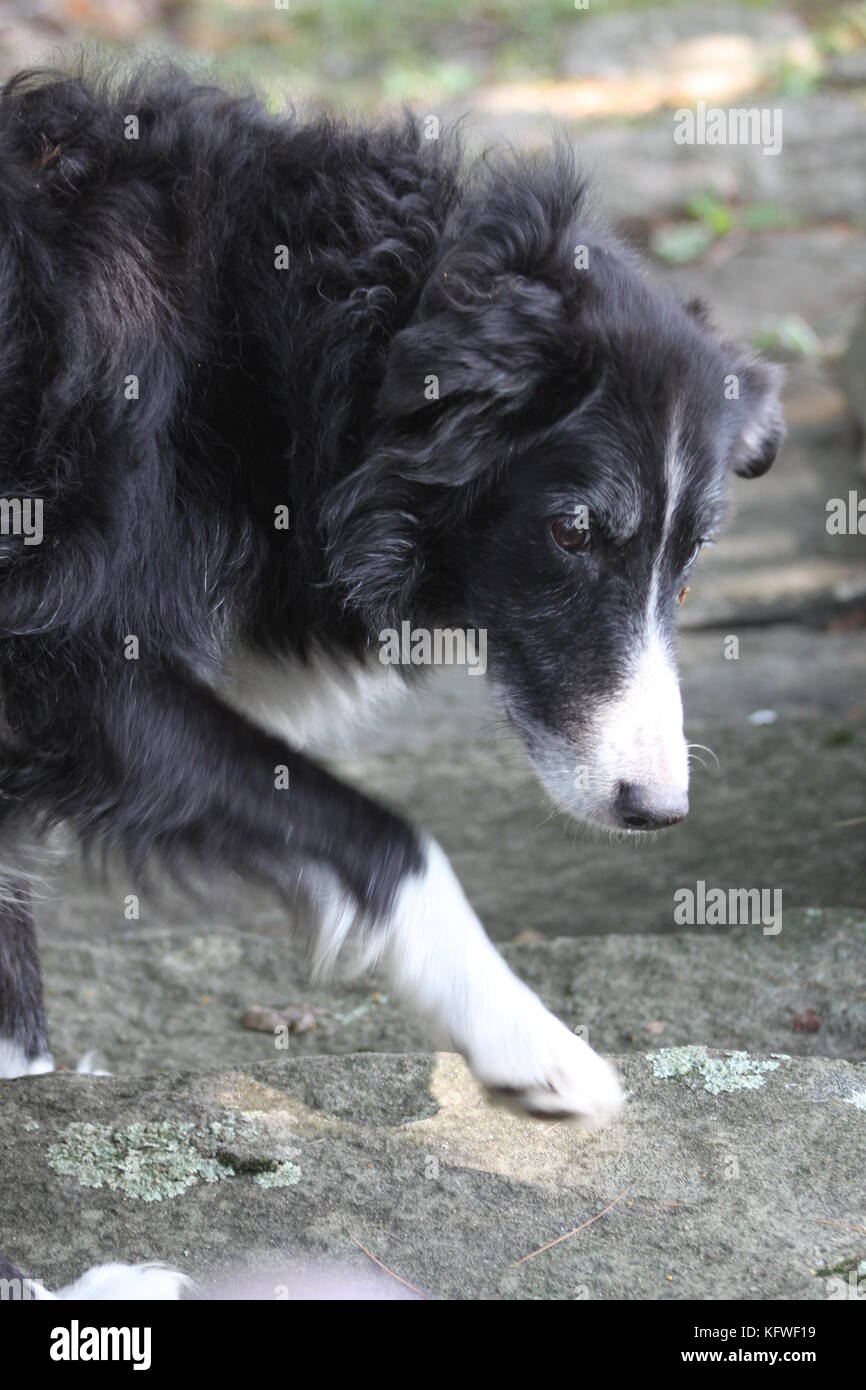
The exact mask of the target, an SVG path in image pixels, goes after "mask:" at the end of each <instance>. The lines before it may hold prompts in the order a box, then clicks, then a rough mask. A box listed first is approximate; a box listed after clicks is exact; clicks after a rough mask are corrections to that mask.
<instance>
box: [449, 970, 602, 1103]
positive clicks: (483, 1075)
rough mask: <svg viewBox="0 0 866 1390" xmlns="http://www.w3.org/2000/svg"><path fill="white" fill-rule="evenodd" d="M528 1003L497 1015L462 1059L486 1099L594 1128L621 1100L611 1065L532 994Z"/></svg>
mask: <svg viewBox="0 0 866 1390" xmlns="http://www.w3.org/2000/svg"><path fill="white" fill-rule="evenodd" d="M530 1000H531V1007H528V1008H526V1007H524V1008H522V1009H518V1010H515V1012H514V1014H513V1015H512V1016H511V1017H507V1016H502V1015H500V1016H499V1017H498V1018H497V1020H496V1025H495V1026H494V1027H493V1028H491V1029H490V1030H489V1031H487V1032H486V1033H484V1034H482V1036H481V1037H480V1039H478V1041H476V1042H475V1044H474V1045H470V1049H469V1051H468V1053H467V1059H468V1061H469V1065H470V1066H471V1068H472V1070H473V1072H474V1073H475V1075H476V1076H477V1078H478V1080H479V1081H480V1082H481V1084H482V1085H483V1086H484V1087H485V1089H486V1091H487V1093H488V1095H489V1096H490V1099H491V1100H493V1101H494V1102H495V1103H497V1104H499V1105H505V1106H507V1107H508V1108H509V1109H512V1110H516V1111H517V1112H518V1113H521V1114H528V1115H533V1116H536V1117H538V1118H541V1119H551V1120H553V1119H556V1120H573V1121H576V1122H578V1123H580V1124H582V1125H585V1126H586V1127H593V1128H594V1127H595V1126H597V1125H602V1124H604V1123H605V1122H606V1121H607V1120H609V1119H611V1118H612V1117H613V1116H614V1115H615V1114H616V1113H617V1111H618V1110H619V1109H620V1108H621V1106H622V1104H623V1100H624V1095H623V1089H622V1086H621V1085H620V1081H619V1077H618V1076H617V1074H616V1072H615V1071H614V1069H613V1067H612V1066H610V1064H609V1063H608V1062H606V1061H605V1060H604V1058H603V1057H599V1055H598V1053H597V1052H593V1050H592V1048H591V1047H588V1046H587V1044H586V1043H585V1042H583V1040H582V1039H581V1038H578V1037H575V1035H574V1033H570V1032H569V1030H568V1029H567V1028H566V1027H565V1025H564V1024H563V1023H560V1022H559V1020H558V1019H557V1018H554V1016H553V1014H551V1013H549V1012H548V1011H547V1009H545V1008H544V1006H543V1005H542V1004H540V1003H539V1001H538V1000H537V999H535V997H534V996H530Z"/></svg>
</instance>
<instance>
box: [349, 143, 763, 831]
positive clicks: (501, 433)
mask: <svg viewBox="0 0 866 1390" xmlns="http://www.w3.org/2000/svg"><path fill="white" fill-rule="evenodd" d="M581 203H582V195H581V190H580V187H579V183H578V182H577V180H576V179H575V177H574V173H573V170H572V169H571V167H570V164H569V161H568V160H567V159H564V158H560V159H559V160H554V161H553V163H552V164H551V165H550V166H548V167H547V168H545V169H540V168H534V167H532V166H526V165H514V166H512V167H511V168H510V170H509V171H502V170H500V171H498V172H497V173H494V174H493V175H491V176H490V178H489V181H488V182H487V183H486V184H485V187H484V189H483V191H481V192H479V193H477V194H476V195H475V197H474V198H473V199H470V200H469V204H468V206H467V207H466V208H465V209H464V211H463V214H462V221H461V224H460V226H458V227H457V228H456V229H455V230H454V233H453V236H452V237H451V239H450V241H449V245H448V246H447V248H446V249H445V251H444V253H443V256H442V259H441V262H440V264H439V265H438V266H437V268H436V271H435V273H434V274H433V275H432V277H431V279H430V281H429V282H428V284H427V286H426V288H425V291H424V294H423V296H422V298H421V302H420V305H419V307H418V310H417V312H416V314H415V316H414V318H413V320H412V322H411V323H410V325H409V326H408V327H407V328H406V329H404V330H403V331H402V332H401V333H400V334H399V335H398V336H397V338H396V339H395V340H394V342H393V344H392V347H391V350H390V354H389V357H388V361H387V366H386V372H385V377H384V382H383V385H382V388H381V391H380V394H379V398H378V402H377V414H378V421H379V424H378V428H377V432H376V435H375V439H374V442H373V447H372V449H371V452H370V453H369V455H368V457H367V458H366V460H365V461H364V463H363V464H362V465H361V466H360V468H359V469H358V470H357V471H356V472H355V473H354V474H353V475H352V477H351V478H349V479H348V480H347V482H346V483H345V484H344V485H343V486H342V487H341V488H340V489H339V490H338V492H337V494H335V497H334V504H333V507H332V510H331V533H332V549H331V556H332V577H333V578H334V579H335V580H336V581H337V582H338V583H340V584H341V585H342V587H343V592H344V593H346V594H347V595H349V601H350V603H352V604H353V605H354V606H355V608H356V610H357V611H360V612H361V614H362V615H363V617H364V620H365V622H366V625H367V630H368V632H369V633H370V634H371V640H374V641H375V640H376V638H377V635H378V633H379V632H380V631H381V630H382V629H383V628H391V627H397V628H399V626H400V623H401V621H403V620H405V619H407V618H408V619H410V620H411V621H412V623H413V624H414V625H426V626H435V625H437V624H440V625H451V626H454V625H461V626H465V627H471V628H475V629H484V630H486V633H487V661H488V669H489V673H490V675H491V677H492V680H493V685H494V688H495V691H496V693H497V696H498V699H499V701H500V703H501V706H502V708H503V709H504V710H505V712H506V713H507V715H508V718H509V719H510V720H511V722H512V723H513V724H514V725H515V726H516V728H517V729H518V730H519V732H520V733H521V735H522V737H523V739H524V740H525V743H526V745H527V747H528V750H529V753H530V755H531V757H532V760H533V762H534V765H535V767H536V769H537V771H538V774H539V776H540V777H541V779H542V781H543V783H544V785H545V786H546V788H547V789H548V791H549V793H550V794H551V795H552V797H553V798H554V800H555V801H556V802H557V803H558V804H559V805H560V806H561V807H563V808H564V809H566V810H567V811H569V812H571V813H572V814H573V815H575V816H577V817H579V818H581V819H583V820H586V821H589V822H592V823H595V824H601V825H605V826H609V827H612V828H621V829H649V828H655V827H658V826H663V825H668V824H671V823H673V822H675V821H678V820H680V819H682V817H683V816H684V815H685V814H686V812H687V810H688V762H687V754H686V744H685V740H684V737H683V722H682V705H681V700H680V692H679V682H678V678H677V670H676V658H675V647H674V627H675V615H676V611H677V604H678V600H679V599H680V598H681V596H682V594H683V591H684V589H685V588H686V587H687V586H688V584H689V580H690V576H691V571H692V569H693V567H694V565H695V564H696V562H697V560H698V556H699V554H700V551H701V548H702V546H703V545H705V544H706V543H707V542H708V541H711V540H712V538H713V537H714V535H715V534H716V532H717V530H718V528H719V525H720V522H721V520H722V516H723V511H724V498H725V493H726V490H727V488H726V484H727V481H728V478H729V475H730V474H731V473H737V474H739V475H740V476H741V477H747V478H752V477H756V476H757V475H759V474H761V473H764V472H765V471H766V470H767V468H769V466H770V464H771V463H772V461H773V458H774V457H775V454H776V451H777V449H778V446H779V444H780V441H781V438H782V434H783V426H782V419H781V411H780V407H779V403H778V391H779V372H778V369H776V368H774V367H772V366H770V365H768V364H765V363H762V362H759V361H757V360H756V359H755V358H754V357H753V356H752V355H751V354H749V353H748V352H747V351H745V350H743V349H742V348H740V347H737V346H736V345H734V344H732V343H729V342H726V341H724V340H723V339H721V338H720V337H719V336H718V335H716V334H715V333H714V332H713V331H712V330H711V328H710V327H709V326H708V324H707V322H706V321H705V317H704V315H703V313H702V311H701V310H700V309H699V308H697V307H695V306H685V305H683V304H681V303H680V302H679V301H678V300H676V299H675V298H674V297H672V296H671V295H670V294H669V293H668V292H665V291H661V290H658V289H656V288H653V287H652V286H651V285H650V283H649V282H648V281H647V280H646V279H645V278H644V276H643V274H642V273H641V271H640V269H639V268H638V267H637V266H636V265H635V263H634V261H633V259H632V257H631V255H630V254H629V253H628V252H626V251H625V250H624V249H623V248H622V247H621V246H619V245H618V244H617V243H616V242H615V241H613V240H612V239H611V238H610V237H609V236H608V235H607V234H605V233H604V232H602V231H599V230H598V229H596V228H595V227H594V225H593V223H592V221H591V220H589V219H587V218H586V217H585V215H584V213H583V212H582V209H581Z"/></svg>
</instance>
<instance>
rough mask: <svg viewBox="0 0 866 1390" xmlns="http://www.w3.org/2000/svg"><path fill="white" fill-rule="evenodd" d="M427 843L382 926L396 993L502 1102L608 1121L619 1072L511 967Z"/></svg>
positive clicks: (382, 949)
mask: <svg viewBox="0 0 866 1390" xmlns="http://www.w3.org/2000/svg"><path fill="white" fill-rule="evenodd" d="M420 847H421V854H422V860H423V862H422V866H421V867H420V869H418V870H417V871H414V872H412V873H410V874H409V875H407V876H406V877H405V878H404V879H403V880H402V881H401V882H400V883H399V885H398V886H397V890H396V893H395V897H394V905H393V908H392V909H391V911H390V913H389V914H388V915H387V917H386V918H385V919H384V920H383V921H382V922H381V923H380V924H379V926H378V929H377V938H378V950H377V955H378V960H379V962H380V964H381V966H382V967H383V968H384V970H385V972H386V974H387V976H388V978H389V980H390V982H391V985H392V987H393V989H394V992H395V993H396V994H398V995H399V996H400V997H401V998H402V999H404V1000H405V1001H406V1003H407V1004H408V1005H409V1006H410V1007H412V1008H413V1009H414V1011H415V1012H416V1013H417V1014H419V1015H420V1016H421V1018H422V1019H423V1020H425V1021H426V1022H427V1025H428V1029H429V1031H430V1034H431V1038H432V1039H433V1040H434V1041H436V1042H438V1043H440V1044H444V1045H445V1046H451V1047H454V1048H456V1049H457V1051H459V1052H462V1053H463V1055H464V1056H465V1057H466V1059H467V1061H468V1062H469V1065H470V1067H471V1068H472V1070H473V1072H474V1073H475V1075H476V1076H477V1077H478V1079H479V1081H481V1082H482V1084H483V1085H484V1086H485V1087H486V1089H487V1091H488V1092H489V1094H490V1095H491V1096H492V1097H493V1098H494V1099H496V1100H498V1101H501V1102H504V1103H505V1104H508V1105H510V1106H511V1107H513V1108H515V1109H518V1110H521V1111H526V1112H528V1113H529V1114H531V1115H538V1116H545V1117H548V1118H553V1117H556V1118H563V1119H572V1118H573V1119H580V1120H582V1121H583V1122H584V1123H587V1124H594V1123H601V1122H603V1121H604V1120H605V1119H607V1118H609V1117H610V1116H611V1115H612V1114H614V1113H615V1112H616V1111H617V1110H618V1109H619V1107H620V1105H621V1104H622V1089H621V1087H620V1084H619V1081H618V1079H617V1077H616V1074H615V1073H614V1071H613V1069H612V1068H611V1067H610V1066H609V1065H608V1063H607V1062H605V1061H604V1059H603V1058H601V1057H599V1056H598V1054H597V1053H595V1052H593V1051H592V1049H591V1048H590V1047H588V1046H587V1044H586V1043H585V1042H583V1041H582V1040H581V1039H580V1038H578V1037H576V1036H575V1035H574V1034H573V1033H571V1032H570V1031H569V1029H568V1028H566V1027H565V1025H564V1024H563V1023H560V1021H559V1019H557V1018H555V1017H554V1015H553V1014H552V1013H550V1012H549V1010H547V1009H546V1008H545V1007H544V1005H543V1004H542V1003H541V1000H540V999H539V998H538V997H537V995H535V994H534V993H533V992H532V990H531V989H529V988H528V986H526V985H525V984H523V983H522V981H521V980H519V979H518V978H517V976H516V975H514V974H513V972H512V971H511V970H510V969H509V968H508V966H507V965H506V963H505V961H504V960H503V958H502V956H501V955H500V954H499V952H498V951H497V950H496V948H495V946H494V945H493V944H492V942H491V941H490V939H489V938H488V936H487V935H486V933H485V931H484V929H483V927H482V926H481V923H480V922H479V920H478V918H477V916H476V915H475V913H474V911H473V910H472V908H471V907H470V905H469V903H468V902H467V900H466V897H465V895H464V893H463V891H462V889H461V887H460V884H459V883H458V881H457V878H456V876H455V874H454V871H453V869H452V868H451V865H450V864H449V862H448V860H447V858H446V856H445V854H444V853H443V851H442V850H441V848H440V847H439V845H437V844H436V843H435V842H434V841H431V840H429V839H425V840H421V841H420ZM374 939H375V938H374Z"/></svg>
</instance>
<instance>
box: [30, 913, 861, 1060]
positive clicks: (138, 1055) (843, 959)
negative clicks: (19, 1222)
mask: <svg viewBox="0 0 866 1390" xmlns="http://www.w3.org/2000/svg"><path fill="white" fill-rule="evenodd" d="M283 927H284V934H283V935H282V937H279V938H278V937H273V938H267V937H263V936H260V935H253V934H250V933H247V934H245V933H242V932H237V931H233V930H231V929H229V928H225V929H222V930H210V931H207V932H205V931H201V930H195V929H193V928H186V929H184V928H175V929H172V930H165V929H152V930H150V931H147V930H138V931H134V932H130V931H124V930H123V929H120V928H119V929H118V930H117V931H116V933H115V934H114V935H113V936H112V937H110V938H108V939H102V940H99V941H97V942H95V943H90V942H82V941H61V942H57V943H52V944H49V945H48V946H47V947H46V949H45V952H44V963H45V971H46V985H47V994H48V1005H49V1010H50V1015H51V1022H52V1031H53V1038H54V1045H55V1052H56V1055H57V1057H58V1059H59V1060H60V1061H61V1062H63V1063H65V1064H66V1065H74V1064H75V1061H76V1060H77V1058H78V1057H79V1056H80V1055H81V1054H82V1053H83V1052H85V1051H86V1050H88V1049H91V1048H94V1049H96V1051H97V1056H98V1059H99V1060H100V1061H101V1063H102V1064H103V1065H107V1066H108V1068H109V1069H110V1070H111V1071H114V1072H119V1073H127V1072H147V1071H151V1070H166V1069H177V1068H189V1069H200V1070H206V1069H208V1068H210V1067H213V1066H216V1065H220V1066H222V1065H226V1066H245V1065H248V1064H251V1063H254V1062H258V1061H267V1060H268V1059H272V1058H274V1057H275V1056H276V1057H280V1056H284V1055H289V1056H293V1057H294V1056H305V1055H310V1054H313V1053H347V1052H358V1051H367V1050H370V1051H376V1052H404V1051H411V1050H413V1049H415V1048H419V1047H423V1046H424V1043H425V1039H424V1036H423V1034H422V1033H421V1032H420V1031H419V1029H418V1028H417V1026H416V1025H415V1024H414V1022H413V1021H412V1019H411V1018H409V1017H408V1016H407V1015H405V1014H403V1013H402V1012H401V1011H400V1010H399V1009H398V1008H397V1007H396V1004H395V1002H394V1001H392V1000H391V999H390V998H389V997H388V996H387V994H385V993H384V992H383V987H382V986H381V984H379V985H377V982H376V981H375V980H361V981H357V982H355V983H353V984H349V983H346V982H340V983H338V984H336V985H332V986H330V987H328V988H321V987H320V988H315V989H313V988H311V987H310V984H309V979H308V976H307V972H306V969H305V966H304V961H303V957H302V952H301V950H300V948H299V946H298V945H297V943H296V942H293V941H292V940H291V939H290V936H289V926H288V920H287V919H285V918H284V923H283ZM502 951H503V954H504V955H505V957H506V959H507V960H508V961H509V962H510V964H511V965H512V967H513V968H514V969H515V970H516V971H517V973H518V974H519V975H520V976H522V977H523V979H525V980H527V981H528V982H529V983H530V984H531V985H532V986H533V988H534V989H535V990H537V992H538V993H539V994H540V995H541V997H542V999H543V1000H544V1001H545V1003H546V1004H548V1006H549V1007H550V1008H551V1009H553V1010H554V1012H555V1013H557V1014H558V1015H559V1016H560V1017H561V1018H563V1019H564V1020H565V1022H566V1023H568V1024H569V1026H570V1027H573V1028H581V1029H583V1030H585V1036H587V1037H588V1038H589V1040H590V1042H591V1043H592V1045H593V1046H594V1047H596V1048H597V1049H598V1050H599V1051H602V1052H624V1051H630V1050H632V1049H636V1050H638V1051H640V1050H642V1049H645V1048H646V1047H649V1046H656V1045H658V1044H664V1045H666V1046H673V1045H675V1044H676V1045H679V1044H685V1043H688V1042H697V1043H703V1044H706V1045H708V1046H712V1047H729V1048H746V1049H749V1050H755V1051H761V1052H774V1051H775V1052H789V1053H792V1054H797V1055H805V1056H809V1055H812V1056H815V1055H826V1056H830V1057H840V1056H844V1057H848V1058H849V1059H859V1058H864V1057H866V981H864V974H863V962H864V959H866V914H864V913H862V912H861V913H853V912H850V913H848V912H842V911H829V910H828V911H824V912H820V911H815V910H813V911H807V912H799V913H798V912H792V913H789V914H786V915H785V917H784V921H783V927H782V931H781V932H780V933H779V935H778V936H765V935H764V934H763V932H762V929H761V927H760V926H753V927H751V926H750V927H735V928H722V927H715V928H714V927H704V928H702V929H700V930H698V931H692V932H688V933H683V934H680V935H678V936H667V937H662V936H631V937H628V936H608V937H587V938H583V939H580V940H573V939H566V938H563V939H560V940H557V941H542V942H537V943H531V944H507V943H506V944H504V945H503V946H502ZM286 1003H288V1004H291V1005H295V1006H300V1005H302V1006H305V1007H309V1008H310V1009H311V1010H312V1013H313V1017H314V1019H315V1028H314V1029H311V1030H310V1031H306V1032H302V1033H297V1034H296V1033H289V1034H288V1035H285V1034H283V1035H280V1036H279V1037H278V1038H275V1037H274V1034H273V1032H253V1031H249V1030H247V1029H245V1028H244V1027H243V1026H242V1018H243V1015H244V1013H245V1012H246V1010H247V1009H248V1008H250V1007H251V1006H256V1005H257V1006H271V1005H281V1004H286ZM808 1010H813V1011H814V1015H808V1014H807V1011H808ZM810 1018H811V1021H812V1023H813V1024H814V1022H816V1021H817V1022H818V1024H819V1027H818V1029H817V1031H805V1030H804V1027H805V1028H806V1029H807V1028H808V1025H809V1022H810Z"/></svg>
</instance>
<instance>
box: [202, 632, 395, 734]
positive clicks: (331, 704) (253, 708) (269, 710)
mask: <svg viewBox="0 0 866 1390" xmlns="http://www.w3.org/2000/svg"><path fill="white" fill-rule="evenodd" d="M405 688H406V687H405V683H404V682H403V680H402V679H401V678H400V676H399V675H398V674H397V673H396V672H395V671H394V668H393V667H387V666H382V665H381V664H380V663H379V662H378V661H375V660H373V661H371V662H369V663H364V664H362V663H351V662H348V661H347V662H346V663H345V664H341V663H339V662H337V661H335V660H334V659H333V658H331V657H327V656H322V655H319V656H315V657H313V658H311V659H310V660H309V661H308V662H302V661H298V660H297V659H295V658H285V657H270V656H266V655H263V654H262V653H259V652H253V651H250V650H249V649H248V648H245V647H240V646H238V647H235V648H233V649H232V651H231V652H230V654H229V657H228V659H227V662H226V666H225V669H224V676H223V680H222V682H221V684H220V694H221V696H222V698H223V699H224V700H225V701H226V703H227V704H230V705H231V706H232V707H233V708H234V709H236V710H238V712H239V713H241V714H244V715H246V716H247V718H248V719H251V720H252V721H253V722H254V723H255V724H258V725H259V726H260V728H263V729H267V730H268V731H269V732H270V733H276V734H279V735H280V737H282V738H285V739H287V740H288V742H289V743H291V744H292V746H293V747H294V748H303V747H306V746H307V745H308V744H311V743H321V744H326V745H338V744H339V743H340V742H341V741H342V739H344V738H345V736H346V734H347V733H348V732H349V731H350V730H351V729H352V728H353V727H355V726H357V724H358V723H359V722H360V721H363V720H364V719H365V718H368V717H369V716H370V714H371V712H373V711H374V710H375V708H376V706H378V705H380V704H382V703H383V702H390V701H392V700H394V699H396V698H397V697H398V696H399V695H400V694H401V693H402V692H404V691H405Z"/></svg>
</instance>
